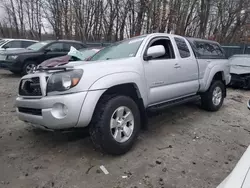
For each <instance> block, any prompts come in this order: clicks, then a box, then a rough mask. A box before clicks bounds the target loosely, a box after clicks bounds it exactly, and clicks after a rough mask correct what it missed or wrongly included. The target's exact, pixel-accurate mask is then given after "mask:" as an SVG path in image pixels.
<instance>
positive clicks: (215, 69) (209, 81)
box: [204, 65, 225, 91]
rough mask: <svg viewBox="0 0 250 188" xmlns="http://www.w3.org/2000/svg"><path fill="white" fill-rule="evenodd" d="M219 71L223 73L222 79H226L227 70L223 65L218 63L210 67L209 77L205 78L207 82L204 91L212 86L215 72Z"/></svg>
mask: <svg viewBox="0 0 250 188" xmlns="http://www.w3.org/2000/svg"><path fill="white" fill-rule="evenodd" d="M218 72H221V73H222V80H225V72H224V69H223V67H221V66H220V65H216V66H213V67H211V68H209V70H208V77H207V79H206V78H205V79H206V80H207V82H206V84H205V88H204V91H207V90H208V88H209V87H210V85H211V83H212V81H213V78H214V76H215V74H217V73H218Z"/></svg>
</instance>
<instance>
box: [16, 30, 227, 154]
mask: <svg viewBox="0 0 250 188" xmlns="http://www.w3.org/2000/svg"><path fill="white" fill-rule="evenodd" d="M229 69H230V67H229V63H228V59H227V58H226V56H225V53H224V51H223V50H222V48H221V46H220V45H219V44H218V43H217V42H214V41H209V40H203V39H196V38H184V37H181V36H178V35H172V34H165V33H154V34H148V35H142V36H138V37H134V38H130V39H127V40H124V41H121V42H117V43H115V44H113V45H111V46H108V47H106V48H104V49H102V50H101V51H99V52H98V53H97V54H95V55H94V56H93V57H91V58H90V59H89V60H88V61H83V62H81V63H79V62H70V63H68V64H67V65H63V66H56V67H49V68H38V69H37V70H36V71H35V72H34V73H33V74H28V75H26V76H24V77H22V79H21V81H20V85H19V95H18V97H17V99H16V106H17V113H18V116H19V118H20V120H23V121H25V122H30V123H32V125H33V126H36V127H39V128H43V129H48V130H65V129H69V128H80V127H81V128H82V127H88V128H89V132H90V136H91V139H92V141H93V143H94V145H95V146H96V147H97V148H99V149H101V150H102V151H104V152H107V153H109V154H117V155H118V154H123V153H126V152H127V151H128V150H129V149H130V148H131V147H132V145H133V143H134V142H135V140H136V138H137V136H138V133H139V131H140V129H141V128H142V127H143V126H144V125H145V123H146V121H145V120H146V111H147V110H151V109H158V108H162V107H169V106H173V105H177V104H181V103H185V102H189V101H195V100H199V99H200V101H201V106H202V107H203V108H204V109H206V110H209V111H217V110H219V109H220V107H221V106H222V104H223V100H224V98H225V97H226V85H227V84H228V83H229V82H230V78H231V77H230V73H229Z"/></svg>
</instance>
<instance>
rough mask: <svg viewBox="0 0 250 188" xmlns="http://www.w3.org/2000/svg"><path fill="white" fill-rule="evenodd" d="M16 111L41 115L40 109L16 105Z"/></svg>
mask: <svg viewBox="0 0 250 188" xmlns="http://www.w3.org/2000/svg"><path fill="white" fill-rule="evenodd" d="M18 111H19V112H21V113H25V114H31V115H36V116H41V115H42V110H41V109H35V108H23V107H18Z"/></svg>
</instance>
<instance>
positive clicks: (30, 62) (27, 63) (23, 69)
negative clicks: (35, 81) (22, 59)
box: [21, 61, 37, 75]
mask: <svg viewBox="0 0 250 188" xmlns="http://www.w3.org/2000/svg"><path fill="white" fill-rule="evenodd" d="M36 65H37V64H36V62H34V61H27V62H26V63H25V64H24V66H23V68H22V73H21V74H22V75H26V74H29V73H30V72H28V69H27V68H28V67H29V66H36Z"/></svg>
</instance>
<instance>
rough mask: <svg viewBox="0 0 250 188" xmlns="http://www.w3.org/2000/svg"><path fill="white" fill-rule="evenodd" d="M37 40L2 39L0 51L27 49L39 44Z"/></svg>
mask: <svg viewBox="0 0 250 188" xmlns="http://www.w3.org/2000/svg"><path fill="white" fill-rule="evenodd" d="M37 42H38V41H36V40H28V39H2V40H0V51H2V50H6V49H8V50H15V49H22V48H27V47H28V46H30V45H32V44H34V43H37Z"/></svg>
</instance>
